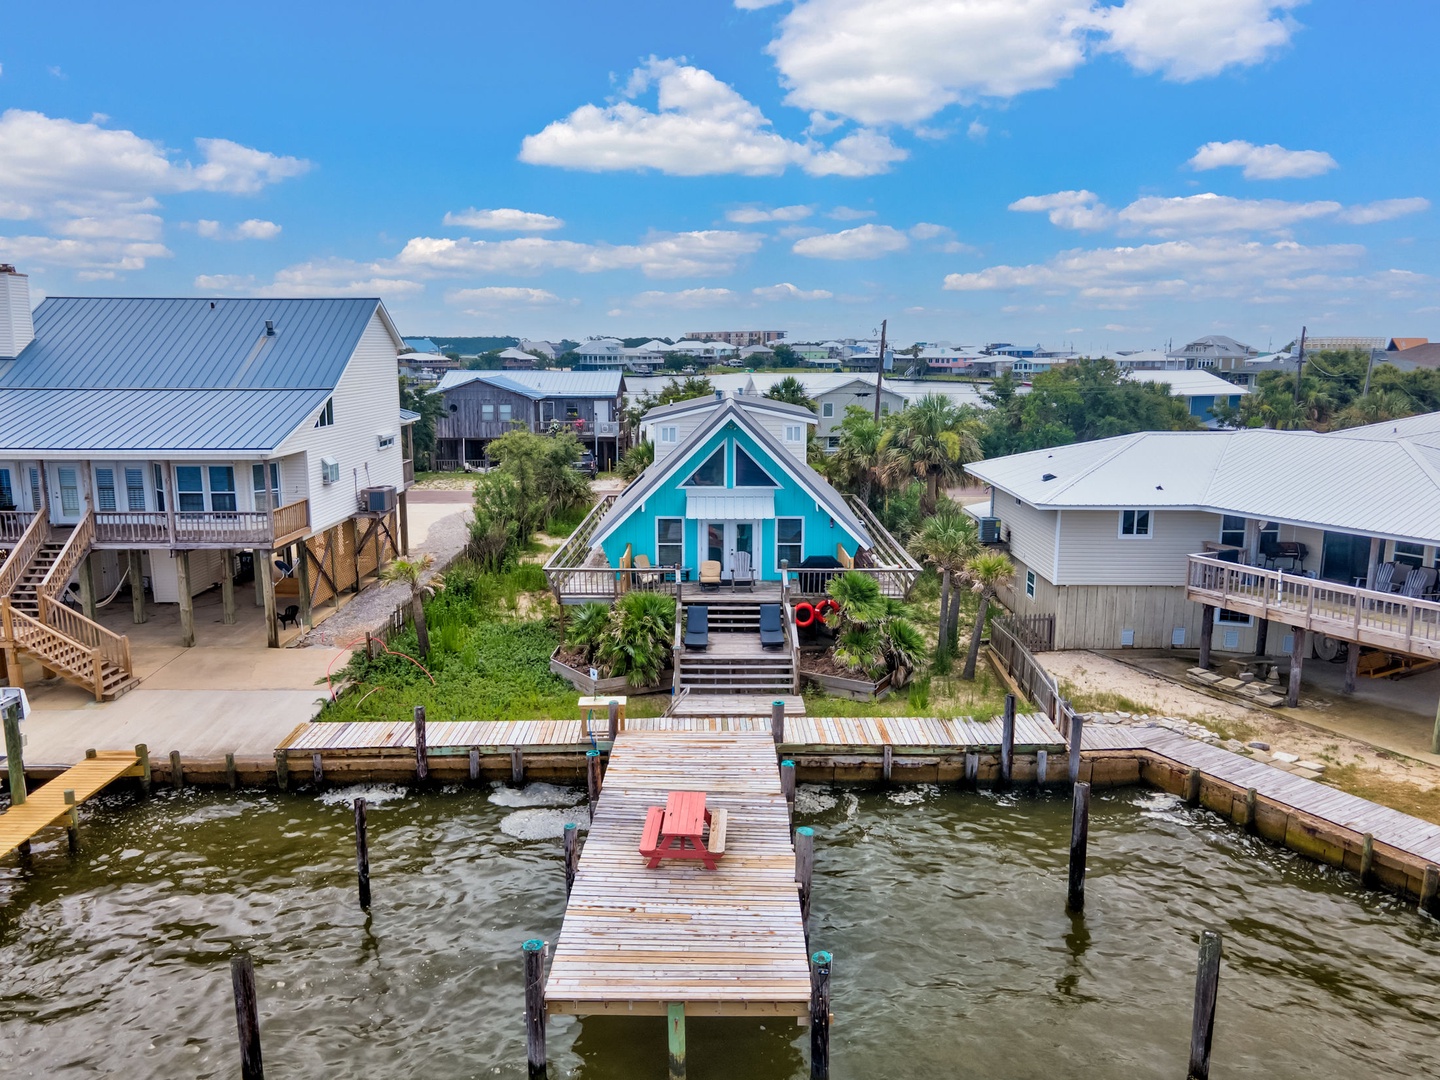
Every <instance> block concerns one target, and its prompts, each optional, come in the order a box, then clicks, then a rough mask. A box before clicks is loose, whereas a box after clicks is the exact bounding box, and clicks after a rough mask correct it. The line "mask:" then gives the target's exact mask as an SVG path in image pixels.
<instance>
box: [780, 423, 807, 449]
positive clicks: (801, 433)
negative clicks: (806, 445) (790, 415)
mask: <svg viewBox="0 0 1440 1080" xmlns="http://www.w3.org/2000/svg"><path fill="white" fill-rule="evenodd" d="M792 432H794V434H791V433H792ZM785 441H786V442H787V443H789V444H790V445H792V446H794V445H797V444H799V443H803V442H804V441H805V425H804V424H786V425H785Z"/></svg>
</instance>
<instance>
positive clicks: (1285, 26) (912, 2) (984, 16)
mask: <svg viewBox="0 0 1440 1080" xmlns="http://www.w3.org/2000/svg"><path fill="white" fill-rule="evenodd" d="M1299 2H1300V0H1206V2H1205V3H1203V4H1197V3H1194V2H1193V0H1126V2H1125V3H1123V4H1121V5H1118V6H1116V5H1100V4H1097V3H1095V0H799V2H797V3H796V4H795V5H794V7H793V8H792V9H791V10H790V11H789V12H788V13H787V14H786V15H785V16H784V17H783V18H782V19H781V20H780V23H779V34H778V36H777V37H776V38H775V39H774V40H773V41H772V42H771V43H770V45H769V46H768V51H769V52H770V54H771V55H772V56H773V57H774V58H775V63H776V66H777V67H778V68H779V69H780V75H781V79H782V81H783V83H784V85H785V86H786V88H787V89H788V90H789V94H788V96H787V98H786V101H787V103H788V104H790V105H794V106H797V107H799V108H803V109H807V110H811V111H814V112H820V113H823V114H826V115H839V116H845V117H849V118H850V119H853V120H856V121H858V122H859V123H862V124H871V125H879V124H887V123H900V124H907V125H912V126H913V125H916V124H919V123H921V122H923V121H924V120H926V119H928V118H929V117H931V116H933V115H934V114H935V113H937V112H939V111H940V110H941V109H944V108H945V107H946V106H948V105H952V104H955V103H957V102H968V101H975V100H978V99H980V98H1010V97H1014V96H1015V95H1017V94H1021V93H1024V92H1025V91H1028V90H1038V89H1043V88H1046V87H1051V86H1054V85H1055V84H1056V83H1057V82H1059V81H1060V80H1061V79H1063V78H1065V77H1066V76H1068V75H1070V74H1071V73H1072V72H1074V71H1075V69H1076V68H1078V67H1080V66H1081V65H1082V64H1083V63H1085V61H1086V59H1087V56H1088V55H1089V54H1090V53H1091V52H1093V51H1111V52H1118V53H1120V54H1121V55H1122V56H1124V57H1125V59H1126V60H1127V61H1129V62H1130V64H1131V65H1133V66H1134V67H1136V68H1137V69H1139V70H1141V71H1145V72H1160V73H1162V74H1163V75H1165V76H1166V77H1167V78H1171V79H1177V80H1181V81H1184V80H1189V79H1194V78H1199V77H1201V76H1204V75H1213V74H1216V73H1218V72H1219V71H1221V70H1223V69H1225V68H1226V67H1230V66H1232V65H1249V64H1254V63H1258V62H1260V61H1261V60H1263V59H1265V58H1266V57H1267V56H1268V55H1270V54H1271V53H1272V52H1273V51H1274V50H1275V49H1277V48H1279V47H1280V46H1282V45H1284V44H1285V43H1286V42H1287V41H1288V40H1289V37H1290V34H1291V33H1292V32H1293V30H1294V25H1293V23H1292V21H1291V20H1290V19H1289V18H1288V17H1287V16H1285V15H1284V14H1283V12H1284V11H1286V10H1288V9H1290V8H1292V7H1294V6H1296V5H1297V3H1299ZM1277 13H1279V14H1277Z"/></svg>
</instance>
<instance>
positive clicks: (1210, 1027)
mask: <svg viewBox="0 0 1440 1080" xmlns="http://www.w3.org/2000/svg"><path fill="white" fill-rule="evenodd" d="M1219 989H1220V935H1219V934H1217V933H1215V932H1214V931H1213V930H1206V931H1204V932H1203V933H1202V934H1201V935H1200V960H1199V963H1198V965H1197V966H1196V969H1195V1013H1194V1016H1193V1018H1192V1020H1191V1023H1190V1070H1189V1072H1187V1073H1186V1074H1185V1075H1186V1080H1210V1044H1211V1042H1212V1041H1213V1040H1214V1037H1215V996H1216V994H1217V992H1218V991H1219Z"/></svg>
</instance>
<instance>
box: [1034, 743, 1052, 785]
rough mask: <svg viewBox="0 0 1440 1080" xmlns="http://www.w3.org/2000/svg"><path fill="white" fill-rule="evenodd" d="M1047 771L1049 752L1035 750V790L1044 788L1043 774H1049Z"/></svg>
mask: <svg viewBox="0 0 1440 1080" xmlns="http://www.w3.org/2000/svg"><path fill="white" fill-rule="evenodd" d="M1049 770H1050V751H1048V750H1036V751H1035V786H1036V787H1037V788H1041V787H1044V786H1045V774H1046V773H1047V772H1049Z"/></svg>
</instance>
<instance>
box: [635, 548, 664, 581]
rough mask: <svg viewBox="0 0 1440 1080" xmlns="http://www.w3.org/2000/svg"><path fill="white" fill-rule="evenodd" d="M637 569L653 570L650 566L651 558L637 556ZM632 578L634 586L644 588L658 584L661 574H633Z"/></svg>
mask: <svg viewBox="0 0 1440 1080" xmlns="http://www.w3.org/2000/svg"><path fill="white" fill-rule="evenodd" d="M635 569H636V570H649V569H651V566H650V556H649V555H636V556H635ZM631 577H632V580H633V582H634V584H636V585H640V586H642V587H643V586H653V585H654V584H655V583H656V582H658V581H659V580H660V574H659V573H658V572H657V573H653V574H633V575H631Z"/></svg>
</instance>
